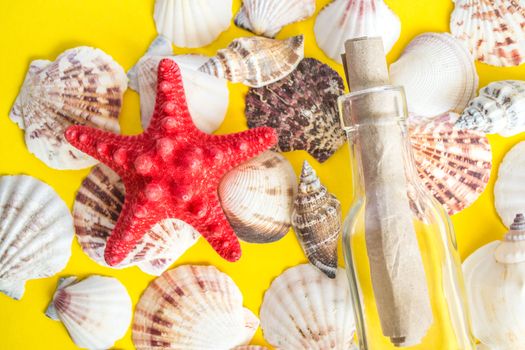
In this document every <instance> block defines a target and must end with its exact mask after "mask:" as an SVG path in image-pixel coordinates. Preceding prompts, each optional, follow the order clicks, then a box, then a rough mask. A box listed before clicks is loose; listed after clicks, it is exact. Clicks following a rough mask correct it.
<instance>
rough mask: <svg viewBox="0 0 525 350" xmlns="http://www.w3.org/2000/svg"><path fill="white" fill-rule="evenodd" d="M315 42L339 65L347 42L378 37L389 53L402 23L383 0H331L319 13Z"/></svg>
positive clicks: (315, 27)
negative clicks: (366, 37) (365, 37)
mask: <svg viewBox="0 0 525 350" xmlns="http://www.w3.org/2000/svg"><path fill="white" fill-rule="evenodd" d="M314 33H315V40H316V41H317V45H319V47H320V48H321V50H323V52H324V53H325V54H326V55H327V56H328V57H330V58H332V59H333V60H335V61H336V62H338V63H341V54H342V53H343V51H344V43H345V41H346V40H348V39H354V38H360V37H364V36H368V37H374V36H380V37H381V38H382V39H383V44H384V47H385V52H387V53H388V52H389V51H390V50H391V49H392V46H394V44H395V43H396V41H397V40H398V39H399V35H400V34H401V21H400V20H399V18H398V17H397V16H396V14H395V13H394V12H392V10H391V9H390V8H389V7H388V6H387V5H386V4H385V3H384V1H383V0H334V1H332V2H331V3H330V4H328V5H327V6H326V7H325V8H323V9H322V10H321V12H319V15H317V19H316V20H315V26H314Z"/></svg>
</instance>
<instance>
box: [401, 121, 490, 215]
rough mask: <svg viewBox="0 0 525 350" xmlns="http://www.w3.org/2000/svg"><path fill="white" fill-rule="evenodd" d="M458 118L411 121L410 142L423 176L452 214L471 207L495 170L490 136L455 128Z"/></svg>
mask: <svg viewBox="0 0 525 350" xmlns="http://www.w3.org/2000/svg"><path fill="white" fill-rule="evenodd" d="M457 118H458V115H457V114H455V113H446V114H444V115H441V116H439V117H436V118H434V119H432V120H424V119H423V120H419V121H417V120H416V119H414V118H413V119H411V122H410V123H409V133H410V143H411V145H412V151H413V152H414V158H415V161H416V167H417V172H418V174H419V177H420V178H421V180H422V181H423V183H424V184H425V186H426V187H427V188H428V189H429V190H430V192H431V193H432V194H433V195H434V197H435V198H436V199H437V200H438V201H439V202H440V203H441V204H442V205H443V207H444V208H445V210H446V211H447V212H448V214H449V215H453V214H455V213H458V212H459V211H461V210H463V209H465V208H467V207H469V206H470V205H471V204H472V203H474V202H475V201H476V200H477V199H478V197H479V196H480V195H481V193H483V191H484V190H485V188H486V186H487V184H488V181H489V178H490V171H491V168H492V151H491V148H490V143H489V141H488V139H487V137H486V136H485V135H484V134H483V133H481V132H478V131H473V130H460V129H458V128H455V127H454V123H455V122H456V120H457Z"/></svg>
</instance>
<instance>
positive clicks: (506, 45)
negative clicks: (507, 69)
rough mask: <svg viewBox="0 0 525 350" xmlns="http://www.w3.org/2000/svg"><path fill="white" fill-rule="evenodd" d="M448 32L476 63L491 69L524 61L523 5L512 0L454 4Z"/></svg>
mask: <svg viewBox="0 0 525 350" xmlns="http://www.w3.org/2000/svg"><path fill="white" fill-rule="evenodd" d="M455 3H456V5H455V8H454V12H452V16H451V18H450V31H451V32H452V34H453V35H454V36H455V37H456V38H458V39H460V40H462V41H463V42H465V44H466V45H467V46H468V48H469V49H470V51H471V52H472V53H473V54H474V56H475V57H476V59H478V60H479V61H481V62H484V63H487V64H490V65H493V66H517V65H520V64H521V63H523V62H524V61H525V30H524V28H525V4H524V2H523V1H521V0H520V1H515V0H498V1H494V0H455Z"/></svg>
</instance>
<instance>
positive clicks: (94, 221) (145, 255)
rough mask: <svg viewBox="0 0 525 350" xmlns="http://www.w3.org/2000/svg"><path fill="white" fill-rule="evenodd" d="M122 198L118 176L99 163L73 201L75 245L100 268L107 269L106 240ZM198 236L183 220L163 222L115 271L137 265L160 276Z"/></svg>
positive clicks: (120, 206)
mask: <svg viewBox="0 0 525 350" xmlns="http://www.w3.org/2000/svg"><path fill="white" fill-rule="evenodd" d="M124 197H125V190H124V184H123V183H122V181H121V179H120V177H119V176H118V175H117V174H116V173H115V172H114V171H113V170H111V169H110V168H108V167H107V166H106V165H103V164H99V165H97V166H96V167H94V168H93V170H92V171H91V173H90V174H89V175H88V176H87V178H86V179H85V180H84V181H83V182H82V185H81V187H80V189H79V191H78V193H77V196H76V198H75V204H74V206H73V215H74V220H75V229H76V235H77V239H78V242H79V244H80V246H81V247H82V250H84V252H85V253H86V254H87V255H89V257H90V258H91V259H93V260H95V261H96V262H97V263H99V264H100V265H103V266H108V265H107V264H106V262H105V260H104V250H105V248H106V241H107V239H108V237H109V235H110V234H111V232H112V231H113V228H114V227H115V223H116V222H117V219H118V217H119V215H120V211H121V210H122V205H123V203H124ZM199 237H200V235H199V233H198V232H197V231H195V230H194V229H193V227H191V226H190V225H188V224H186V223H185V222H183V221H180V220H176V219H167V220H163V221H161V222H160V223H158V224H156V225H155V226H154V227H153V228H152V229H151V230H150V231H149V232H148V233H146V234H145V235H144V237H143V238H142V240H141V241H140V242H139V244H137V246H136V247H135V248H134V250H133V251H131V252H130V254H129V255H128V256H127V258H126V259H125V260H124V261H123V262H122V263H121V264H120V265H118V266H117V268H123V267H128V266H133V265H137V266H138V267H139V268H140V269H141V270H142V271H144V272H146V273H149V274H152V275H160V274H161V273H162V272H164V270H166V269H167V268H168V267H169V266H170V265H171V264H173V263H174V262H175V261H176V260H177V259H178V258H179V257H180V256H181V255H182V254H183V253H184V252H186V250H188V249H189V248H190V247H191V246H193V245H194V244H195V243H196V242H197V240H198V239H199Z"/></svg>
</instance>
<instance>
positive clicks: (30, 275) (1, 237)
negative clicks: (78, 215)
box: [0, 175, 73, 300]
mask: <svg viewBox="0 0 525 350" xmlns="http://www.w3.org/2000/svg"><path fill="white" fill-rule="evenodd" d="M72 240H73V220H72V218H71V214H70V213H69V209H68V207H67V206H66V204H65V203H64V202H63V201H62V199H61V198H60V197H59V196H58V195H57V194H56V192H55V191H54V190H53V189H52V188H51V187H50V186H48V185H47V184H45V183H43V182H41V181H39V180H37V179H35V178H33V177H30V176H23V175H20V176H2V177H0V292H2V293H4V294H6V295H7V296H9V297H11V298H13V299H17V300H18V299H20V298H22V296H23V294H24V288H25V283H26V281H28V280H31V279H36V278H44V277H50V276H53V275H54V274H56V273H57V272H59V271H61V270H62V269H63V268H64V267H66V264H67V262H68V260H69V257H70V256H71V241H72Z"/></svg>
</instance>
